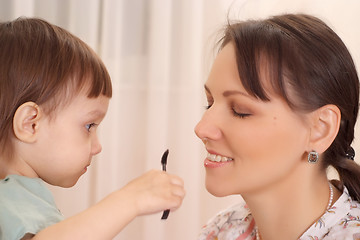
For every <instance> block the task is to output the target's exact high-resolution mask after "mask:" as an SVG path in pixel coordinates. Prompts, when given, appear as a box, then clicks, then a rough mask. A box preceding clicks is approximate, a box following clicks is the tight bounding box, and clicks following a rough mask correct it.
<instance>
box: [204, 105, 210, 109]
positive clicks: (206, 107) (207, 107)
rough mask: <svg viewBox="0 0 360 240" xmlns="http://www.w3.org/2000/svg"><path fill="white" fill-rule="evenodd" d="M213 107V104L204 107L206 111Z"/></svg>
mask: <svg viewBox="0 0 360 240" xmlns="http://www.w3.org/2000/svg"><path fill="white" fill-rule="evenodd" d="M211 105H212V104H208V105H206V106H204V108H205V110H208V109H209V108H211Z"/></svg>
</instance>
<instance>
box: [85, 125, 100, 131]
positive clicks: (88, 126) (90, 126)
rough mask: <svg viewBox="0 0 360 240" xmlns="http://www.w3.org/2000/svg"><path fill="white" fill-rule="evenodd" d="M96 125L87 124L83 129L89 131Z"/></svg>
mask: <svg viewBox="0 0 360 240" xmlns="http://www.w3.org/2000/svg"><path fill="white" fill-rule="evenodd" d="M96 125H97V124H96V123H89V124H86V125H85V128H86V130H88V131H90V129H91V128H92V127H94V126H96Z"/></svg>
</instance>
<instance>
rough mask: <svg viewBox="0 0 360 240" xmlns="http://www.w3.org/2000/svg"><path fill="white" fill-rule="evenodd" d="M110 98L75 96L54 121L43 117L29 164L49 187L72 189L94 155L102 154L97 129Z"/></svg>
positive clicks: (59, 111)
mask: <svg viewBox="0 0 360 240" xmlns="http://www.w3.org/2000/svg"><path fill="white" fill-rule="evenodd" d="M108 105H109V98H107V97H105V96H99V97H98V98H88V97H87V96H86V95H85V94H84V93H80V94H79V95H77V96H76V97H75V98H74V99H73V100H72V101H71V102H70V104H68V105H67V106H65V107H63V108H62V109H59V110H56V112H55V118H53V119H50V118H49V117H45V118H42V120H41V122H40V123H39V131H38V138H37V139H38V140H37V141H36V143H35V145H34V148H32V149H33V151H32V152H31V154H32V156H29V159H30V160H29V161H31V162H30V163H29V165H31V167H32V168H33V169H34V170H35V172H36V173H37V175H38V176H39V177H40V178H42V179H43V180H44V181H46V182H48V183H49V184H52V185H57V186H62V187H71V186H73V185H74V184H75V183H76V182H77V181H78V179H79V177H80V176H81V175H82V174H84V173H85V172H86V170H87V167H89V165H90V164H91V159H92V157H93V156H94V155H96V154H98V153H99V152H100V151H101V144H100V142H99V139H98V136H97V133H96V130H97V126H98V124H100V122H101V121H102V120H103V118H104V117H105V114H106V112H107V109H108Z"/></svg>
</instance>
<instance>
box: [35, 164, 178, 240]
mask: <svg viewBox="0 0 360 240" xmlns="http://www.w3.org/2000/svg"><path fill="white" fill-rule="evenodd" d="M184 196H185V190H184V187H183V181H182V180H181V179H180V178H179V177H177V176H174V175H169V174H167V173H165V172H162V171H155V170H152V171H149V172H147V173H145V174H144V175H142V176H140V177H139V178H137V179H135V180H133V181H131V182H129V183H128V184H127V185H126V186H125V187H123V188H122V189H120V190H118V191H116V192H113V193H111V194H110V195H108V196H107V197H106V198H104V199H103V200H102V201H100V202H99V203H97V204H95V205H94V206H92V207H90V208H89V209H87V210H85V211H83V212H81V213H79V214H77V215H75V216H73V217H70V218H68V219H66V220H64V221H62V222H60V223H57V224H54V225H52V226H50V227H48V228H46V229H44V230H42V231H40V232H39V233H38V234H36V235H35V236H34V237H33V238H32V239H34V240H35V239H101V240H103V239H113V238H114V237H115V236H116V235H117V234H118V233H119V232H120V231H121V230H122V229H123V228H124V227H125V226H126V225H127V224H128V223H130V222H131V221H132V220H133V219H134V218H135V217H136V216H140V215H146V214H152V213H156V212H160V211H163V210H165V209H171V210H175V209H177V208H178V207H180V205H181V203H182V200H183V198H184ZM159 221H160V220H159Z"/></svg>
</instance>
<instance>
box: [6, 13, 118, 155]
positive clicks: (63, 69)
mask: <svg viewBox="0 0 360 240" xmlns="http://www.w3.org/2000/svg"><path fill="white" fill-rule="evenodd" d="M84 90H86V91H87V96H88V97H89V98H94V97H98V96H99V95H100V94H101V95H104V96H107V97H109V98H110V97H111V95H112V86H111V80H110V76H109V74H108V72H107V70H106V68H105V66H104V64H103V62H102V61H101V60H100V58H99V57H98V56H97V55H96V54H95V52H94V51H93V50H92V49H91V48H90V47H89V46H87V45H86V44H85V43H84V42H83V41H81V40H80V39H79V38H77V37H76V36H74V35H72V34H71V33H69V32H68V31H66V30H64V29H62V28H60V27H58V26H55V25H52V24H49V23H48V22H46V21H44V20H41V19H38V18H18V19H16V20H14V21H11V22H3V23H0V146H1V148H0V153H2V154H12V151H13V149H12V145H11V141H10V138H11V136H12V135H13V128H12V124H13V122H12V121H13V117H14V114H15V112H16V110H17V108H18V107H19V106H21V105H22V104H23V103H25V102H29V101H32V102H34V103H36V104H37V105H39V106H41V107H42V108H43V109H44V111H45V113H46V114H51V113H53V112H54V111H55V109H56V108H60V107H63V106H64V105H65V104H67V103H69V102H70V101H71V99H72V98H73V97H74V96H76V94H77V93H79V92H80V91H84Z"/></svg>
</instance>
